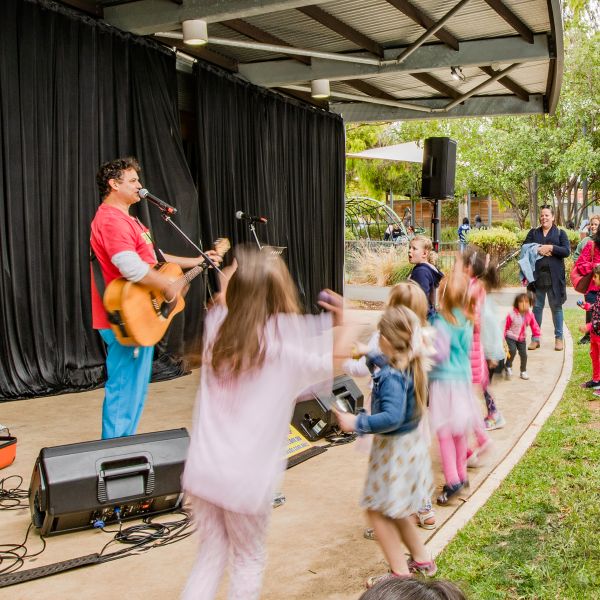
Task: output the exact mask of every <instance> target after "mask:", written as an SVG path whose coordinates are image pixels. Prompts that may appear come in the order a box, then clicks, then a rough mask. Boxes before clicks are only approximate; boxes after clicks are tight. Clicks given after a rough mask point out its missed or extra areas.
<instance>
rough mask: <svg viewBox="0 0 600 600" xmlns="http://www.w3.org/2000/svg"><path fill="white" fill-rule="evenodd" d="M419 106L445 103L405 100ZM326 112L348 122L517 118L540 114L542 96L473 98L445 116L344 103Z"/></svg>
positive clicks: (542, 107)
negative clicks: (526, 99) (337, 115)
mask: <svg viewBox="0 0 600 600" xmlns="http://www.w3.org/2000/svg"><path fill="white" fill-rule="evenodd" d="M407 102H409V103H414V104H418V105H421V106H429V107H430V108H433V109H440V108H442V109H443V107H444V105H445V104H446V103H447V100H443V99H440V98H437V99H432V98H427V99H423V100H415V101H408V100H407ZM329 110H330V111H332V112H335V113H338V114H339V115H341V116H342V117H343V119H344V121H346V122H347V123H352V122H367V121H406V120H409V119H441V118H443V119H449V118H459V117H482V116H492V115H516V114H543V112H544V96H542V95H541V94H536V95H533V96H530V101H529V102H523V101H522V100H520V99H519V98H517V97H516V96H512V95H511V96H475V97H472V98H468V99H467V100H465V102H464V104H459V105H458V106H456V107H454V108H453V109H452V110H451V111H449V112H448V113H440V112H437V111H435V112H431V113H425V112H417V111H415V110H408V109H404V108H394V107H391V106H383V105H378V104H367V103H362V102H355V103H344V102H332V103H330V104H329Z"/></svg>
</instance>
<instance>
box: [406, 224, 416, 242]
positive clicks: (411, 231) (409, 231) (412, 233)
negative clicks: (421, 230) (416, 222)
mask: <svg viewBox="0 0 600 600" xmlns="http://www.w3.org/2000/svg"><path fill="white" fill-rule="evenodd" d="M406 235H407V236H408V239H409V240H412V239H413V238H414V237H415V228H414V227H413V226H412V225H409V226H408V227H407V228H406Z"/></svg>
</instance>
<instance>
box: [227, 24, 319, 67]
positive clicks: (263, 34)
mask: <svg viewBox="0 0 600 600" xmlns="http://www.w3.org/2000/svg"><path fill="white" fill-rule="evenodd" d="M221 25H225V26H226V27H229V29H233V31H237V32H238V33H241V34H242V35H245V36H246V37H248V38H250V39H251V40H256V41H257V42H263V43H265V44H277V45H280V46H291V44H288V43H287V42H286V41H285V40H282V39H281V38H278V37H277V36H276V35H272V34H270V33H269V32H268V31H265V30H264V29H260V28H259V27H256V26H254V25H252V24H251V23H248V22H247V21H244V20H243V19H230V20H228V21H221ZM294 60H297V61H299V62H301V63H303V64H305V65H310V58H309V57H308V56H295V57H294Z"/></svg>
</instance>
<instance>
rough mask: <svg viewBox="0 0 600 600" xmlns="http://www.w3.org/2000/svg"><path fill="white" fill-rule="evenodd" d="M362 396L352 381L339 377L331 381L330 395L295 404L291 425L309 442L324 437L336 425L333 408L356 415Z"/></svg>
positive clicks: (314, 397) (349, 378)
mask: <svg viewBox="0 0 600 600" xmlns="http://www.w3.org/2000/svg"><path fill="white" fill-rule="evenodd" d="M363 401H364V396H363V394H362V392H361V391H360V389H359V387H358V386H357V385H356V383H355V382H354V380H353V379H352V378H351V377H349V376H347V375H340V376H339V377H336V378H335V379H334V381H333V386H332V390H331V393H330V394H319V395H317V394H314V395H313V397H312V398H309V399H307V400H301V401H300V402H297V403H296V406H295V408H294V414H293V415H292V425H293V426H294V427H295V428H296V429H297V430H298V431H299V432H300V433H301V434H302V435H303V436H304V437H305V438H306V439H308V440H309V441H311V442H314V441H316V440H319V439H321V438H322V437H324V436H326V435H327V434H328V433H330V432H331V430H332V429H333V428H334V427H335V425H337V420H336V418H335V415H334V414H333V412H332V411H331V408H332V407H333V406H337V407H338V408H339V409H340V410H348V411H349V412H352V413H354V414H356V413H357V412H358V411H359V410H360V409H361V408H362V407H363Z"/></svg>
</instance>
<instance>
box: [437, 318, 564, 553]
mask: <svg viewBox="0 0 600 600" xmlns="http://www.w3.org/2000/svg"><path fill="white" fill-rule="evenodd" d="M564 340H565V348H564V357H563V365H562V370H561V374H560V376H559V378H558V380H557V381H556V384H555V386H554V389H553V390H552V392H551V394H550V395H549V396H548V398H547V400H546V402H545V403H544V405H543V406H542V407H541V408H540V410H539V411H538V412H537V414H536V415H535V417H534V418H533V420H532V421H531V423H530V424H529V426H528V427H527V429H526V430H525V431H524V432H523V434H522V435H521V437H520V438H519V439H518V440H517V442H516V443H515V445H514V446H513V447H512V449H511V450H509V451H508V453H507V454H506V455H505V456H504V458H502V460H501V461H500V462H499V463H498V464H497V465H496V466H495V467H494V469H493V470H492V471H491V472H490V474H489V475H488V476H487V478H486V479H485V480H484V482H483V483H482V484H481V485H480V486H479V487H478V488H477V489H476V490H475V491H474V492H473V493H472V494H471V496H469V498H468V499H467V501H466V502H464V503H463V504H462V505H460V506H459V507H457V509H456V510H455V512H454V513H453V514H452V516H451V517H450V518H449V519H447V520H446V521H445V522H444V524H443V525H442V526H441V527H440V528H439V530H437V531H436V532H435V534H433V536H432V537H431V538H430V539H429V540H428V542H427V543H426V546H427V548H429V550H430V551H431V554H432V556H433V557H434V558H435V557H436V556H437V555H438V554H440V553H441V552H442V550H443V549H444V548H445V547H446V546H447V545H448V544H449V543H450V541H451V540H452V539H453V538H454V536H455V535H456V534H457V533H458V532H459V531H460V530H461V529H462V528H463V527H464V526H465V525H466V524H467V523H468V522H469V521H470V520H471V519H472V518H473V517H474V516H475V514H476V513H477V512H478V511H479V509H480V508H482V507H483V505H484V504H485V503H486V502H487V501H488V500H489V498H490V496H491V495H492V494H493V492H494V491H495V490H496V489H497V488H498V487H499V486H500V484H501V483H502V482H503V481H504V479H505V478H506V477H507V476H508V474H509V473H510V472H511V471H512V470H513V468H514V467H515V465H517V464H518V463H519V461H520V460H521V458H522V457H523V455H524V454H525V452H527V450H528V449H529V447H530V446H531V445H532V444H533V442H534V440H535V438H536V437H537V435H538V433H539V432H540V429H541V428H542V426H543V425H544V423H545V422H546V421H547V420H548V417H549V416H550V415H551V414H552V413H553V412H554V409H555V408H556V407H557V405H558V403H559V402H560V400H561V398H562V397H563V394H564V391H565V388H566V386H567V383H568V381H569V379H570V377H571V373H572V371H573V338H572V336H571V333H570V331H569V330H568V329H567V328H566V327H565V335H564Z"/></svg>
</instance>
